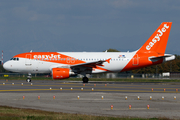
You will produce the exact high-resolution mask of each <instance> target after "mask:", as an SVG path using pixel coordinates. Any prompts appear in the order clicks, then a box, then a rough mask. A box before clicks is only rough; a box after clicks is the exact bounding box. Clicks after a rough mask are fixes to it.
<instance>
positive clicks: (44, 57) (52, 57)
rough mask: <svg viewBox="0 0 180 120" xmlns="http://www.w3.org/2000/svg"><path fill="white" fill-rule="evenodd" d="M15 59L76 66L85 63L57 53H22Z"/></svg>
mask: <svg viewBox="0 0 180 120" xmlns="http://www.w3.org/2000/svg"><path fill="white" fill-rule="evenodd" d="M14 57H19V58H27V59H33V60H40V61H45V62H52V63H60V64H67V65H75V64H81V63H85V62H84V61H82V60H78V59H76V58H73V57H70V56H67V55H63V54H60V53H57V52H32V53H22V54H18V55H16V56H14Z"/></svg>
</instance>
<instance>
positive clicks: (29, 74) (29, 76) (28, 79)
mask: <svg viewBox="0 0 180 120" xmlns="http://www.w3.org/2000/svg"><path fill="white" fill-rule="evenodd" d="M26 82H31V73H28V76H27V79H26Z"/></svg>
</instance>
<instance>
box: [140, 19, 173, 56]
mask: <svg viewBox="0 0 180 120" xmlns="http://www.w3.org/2000/svg"><path fill="white" fill-rule="evenodd" d="M171 25H172V22H163V23H162V24H161V25H160V26H159V27H158V29H157V30H156V31H155V32H154V33H153V34H152V35H151V37H150V38H149V39H148V40H147V41H146V43H145V44H144V45H143V46H142V47H141V48H140V49H139V52H143V53H149V52H156V53H158V54H161V55H162V54H163V55H164V53H165V50H166V45H167V41H168V37H169V33H170V29H171Z"/></svg>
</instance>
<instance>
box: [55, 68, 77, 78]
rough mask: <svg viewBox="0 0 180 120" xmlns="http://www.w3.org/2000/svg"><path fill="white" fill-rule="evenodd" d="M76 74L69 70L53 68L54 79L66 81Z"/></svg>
mask: <svg viewBox="0 0 180 120" xmlns="http://www.w3.org/2000/svg"><path fill="white" fill-rule="evenodd" d="M73 74H74V73H73V72H71V70H70V69H69V68H53V69H52V78H53V79H66V78H69V76H70V75H73Z"/></svg>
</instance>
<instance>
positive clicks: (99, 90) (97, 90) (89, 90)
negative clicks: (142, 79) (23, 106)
mask: <svg viewBox="0 0 180 120" xmlns="http://www.w3.org/2000/svg"><path fill="white" fill-rule="evenodd" d="M55 90H56V91H60V92H61V90H60V89H51V90H50V89H12V90H0V92H10V91H11V92H13V91H55ZM62 91H71V89H63V90H62ZM72 91H80V92H83V91H88V92H131V93H132V92H135V93H137V92H138V93H139V92H140V93H141V92H143V93H180V92H175V91H166V92H164V91H153V92H152V91H144V90H101V89H96V90H94V91H92V90H91V89H85V90H83V91H81V90H80V89H73V90H72Z"/></svg>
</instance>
